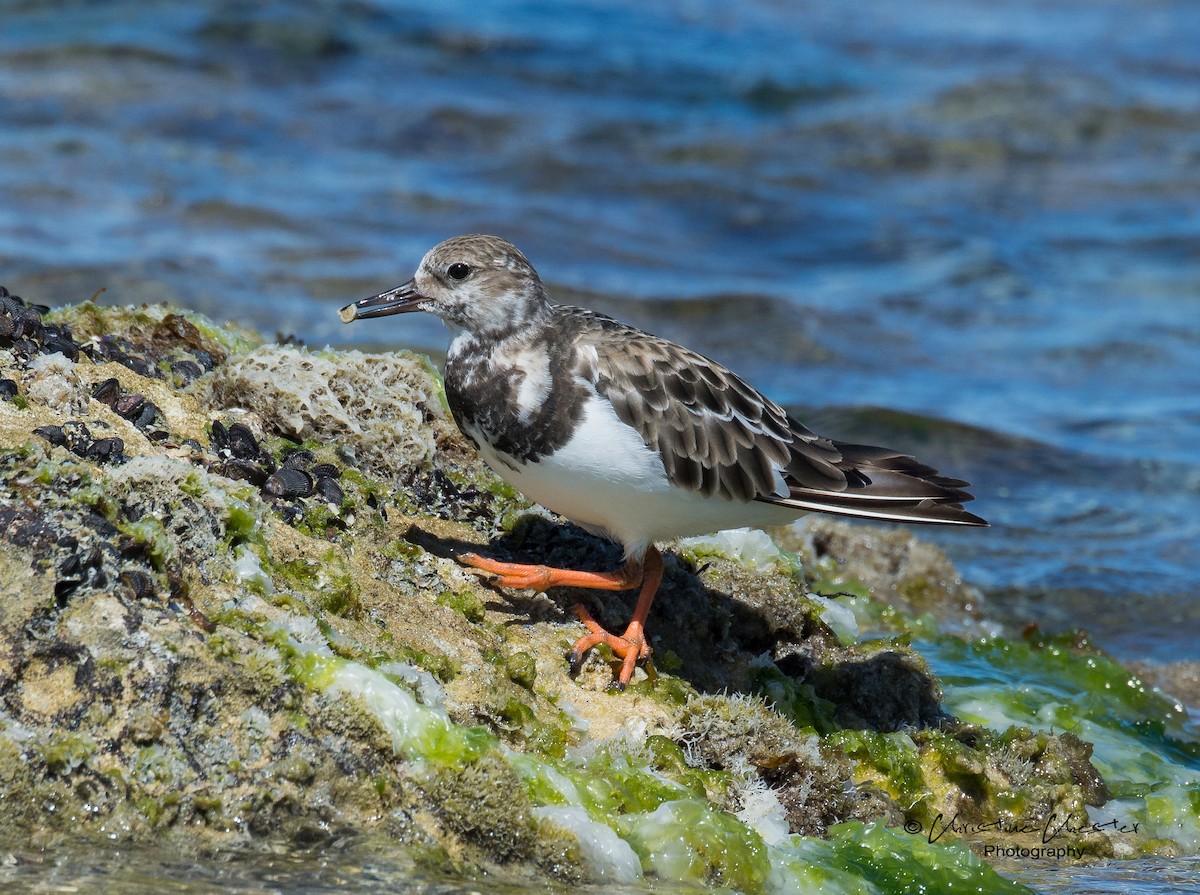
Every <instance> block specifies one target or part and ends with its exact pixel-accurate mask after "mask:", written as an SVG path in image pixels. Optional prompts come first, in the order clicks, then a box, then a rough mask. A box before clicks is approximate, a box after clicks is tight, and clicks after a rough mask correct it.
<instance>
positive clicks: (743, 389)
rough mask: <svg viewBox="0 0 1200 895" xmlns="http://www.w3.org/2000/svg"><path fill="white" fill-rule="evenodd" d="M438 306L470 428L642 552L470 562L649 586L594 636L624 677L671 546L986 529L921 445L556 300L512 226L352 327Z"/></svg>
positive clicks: (589, 584)
mask: <svg viewBox="0 0 1200 895" xmlns="http://www.w3.org/2000/svg"><path fill="white" fill-rule="evenodd" d="M408 311H429V312H430V313H432V314H435V315H437V316H438V317H440V318H441V319H442V321H443V322H445V323H446V325H447V326H448V327H449V328H450V330H451V331H452V333H453V338H452V340H451V342H450V349H449V352H448V354H447V356H446V399H447V401H448V402H449V404H450V411H451V413H453V415H454V419H455V422H457V423H458V426H459V428H460V429H462V431H463V434H465V435H466V436H467V438H469V439H470V440H471V442H472V443H473V444H474V445H475V446H476V447H477V448H478V449H479V452H480V454H482V456H483V458H484V460H485V461H487V463H488V465H489V466H491V468H492V469H494V470H495V471H496V473H497V474H498V475H499V476H500V477H501V478H503V479H505V480H506V481H508V482H509V483H510V484H512V485H513V486H514V487H516V488H517V489H518V490H520V491H521V492H522V493H524V494H525V495H526V496H527V497H529V498H530V499H531V500H535V501H537V502H538V503H540V504H542V505H543V506H545V507H547V508H549V509H551V510H553V511H555V512H556V513H560V514H561V515H563V516H566V517H567V518H568V519H570V520H572V521H573V522H575V523H577V524H579V525H581V526H582V527H583V528H585V529H587V530H588V531H590V532H593V533H595V534H598V535H603V536H605V537H608V538H611V539H612V540H614V541H617V542H618V543H620V544H621V546H622V547H624V549H625V563H624V565H623V566H622V567H621V568H620V569H618V570H617V571H615V572H585V571H578V570H575V569H555V568H549V567H547V566H539V565H521V564H517V563H507V562H498V561H496V560H492V559H487V558H485V557H482V556H479V555H477V554H474V553H467V554H464V555H462V556H460V557H459V560H460V561H461V562H462V563H463V564H465V565H467V566H470V567H471V568H474V569H478V570H481V571H483V572H485V573H488V574H490V575H493V576H495V583H497V584H499V585H502V586H504V587H512V588H527V589H532V590H536V591H544V590H546V589H547V588H551V587H555V586H560V585H572V586H576V587H585V588H597V589H600V590H626V589H630V588H634V587H640V589H641V590H640V594H639V597H638V602H637V608H636V609H635V610H634V613H633V619H632V621H630V623H629V627H628V628H627V629H626V630H625V632H624V633H623V634H622V635H620V636H619V637H618V636H615V635H613V634H611V633H609V632H608V631H606V630H604V628H602V627H601V626H600V625H599V624H598V623H597V622H596V621H595V620H594V619H593V618H592V617H591V615H590V614H589V613H588V612H587V610H586V609H585V608H584V607H583V606H581V605H580V606H576V607H575V611H576V613H577V614H578V615H579V619H580V621H582V622H583V624H584V625H585V626H586V627H587V629H588V633H587V634H585V635H584V636H583V637H581V638H580V639H579V640H578V641H576V643H575V645H574V647H573V648H572V650H571V663H572V665H573V666H576V667H577V666H578V664H579V662H580V661H581V659H582V657H583V655H584V654H585V653H586V652H587V651H588V650H590V649H591V648H592V647H594V646H596V645H597V644H599V643H606V644H608V645H609V646H610V647H611V648H612V650H613V652H615V653H616V654H617V655H618V656H620V657H621V658H622V660H623V662H622V666H621V670H620V673H619V675H618V677H617V684H618V686H619V687H624V686H625V684H627V683H628V682H629V679H630V677H631V676H632V674H633V670H634V667H635V665H636V664H637V663H638V661H639V660H642V659H646V658H648V657H649V655H650V646H649V644H648V643H647V642H646V635H645V622H646V616H647V614H648V613H649V611H650V604H651V603H652V602H653V600H654V594H655V591H657V590H658V585H659V582H660V581H661V580H662V574H663V561H662V556H661V555H660V554H659V552H658V549H657V548H656V547H655V546H654V545H655V542H657V541H663V540H669V539H671V538H677V537H685V536H689V535H698V534H707V533H709V532H713V531H719V530H721V529H726V528H735V527H740V526H767V525H783V524H786V523H788V522H791V521H792V520H794V519H795V518H796V517H798V516H800V515H802V514H803V513H807V512H810V511H813V510H816V511H820V512H825V513H838V514H841V515H845V516H859V517H864V518H869V519H889V520H895V521H901V522H934V523H941V524H946V525H986V524H987V523H986V522H985V521H984V520H983V519H980V518H979V517H978V516H975V515H972V514H971V513H968V512H967V511H966V510H964V509H963V508H962V503H963V501H967V500H971V499H972V497H971V495H970V494H968V493H967V492H966V491H964V490H962V489H963V487H964V486H965V485H966V484H967V483H966V482H963V481H959V480H957V479H951V478H947V477H944V476H940V475H938V473H937V470H935V469H933V468H932V467H930V466H926V465H924V464H922V463H920V462H918V461H917V460H915V459H913V458H912V457H909V456H907V455H905V454H902V453H899V452H897V451H894V450H889V449H887V448H880V447H870V446H867V445H860V444H844V443H842V442H838V441H832V440H830V439H828V438H824V437H822V436H819V435H816V434H814V433H813V432H811V431H809V430H808V429H806V428H805V427H804V426H802V425H801V424H800V423H798V422H796V421H795V420H793V419H792V418H791V417H789V416H788V415H787V414H786V413H785V412H784V411H783V409H782V408H780V407H779V405H777V404H776V403H775V402H774V401H771V400H770V399H769V398H766V397H764V396H763V395H762V394H760V393H759V392H757V391H755V389H754V388H752V387H751V386H750V385H748V384H747V383H746V382H745V380H743V379H742V378H741V377H739V376H738V375H737V374H736V373H733V372H731V371H730V370H727V369H726V368H725V367H723V366H721V365H720V364H718V363H716V362H715V361H712V360H709V359H708V358H707V357H704V356H702V355H700V354H697V353H696V352H694V351H690V350H689V349H687V348H683V347H682V346H679V345H675V344H673V343H671V342H668V341H666V340H665V339H660V338H658V337H656V336H652V335H649V334H648V333H644V332H642V331H641V330H638V329H635V328H634V327H632V326H628V325H626V324H624V323H620V322H618V321H616V320H613V319H611V318H609V317H605V316H604V315H602V314H597V313H595V312H594V311H589V310H585V309H583V308H573V307H568V306H566V305H556V304H554V303H552V302H551V301H550V299H549V298H548V297H547V295H546V290H545V288H544V287H543V286H542V281H541V279H540V278H539V277H538V274H537V271H535V270H534V269H533V265H531V264H530V263H529V261H528V259H526V257H525V256H524V255H523V254H521V252H520V251H519V250H518V249H517V248H516V247H515V246H513V245H511V244H509V243H507V242H505V241H504V240H502V239H498V238H497V237H495V236H478V235H471V236H456V237H454V238H453V239H448V240H446V241H445V242H443V243H441V244H439V245H437V246H434V248H432V249H431V250H430V251H429V252H428V254H426V255H425V257H424V258H423V259H422V260H421V264H420V266H419V267H418V268H417V272H416V275H415V276H414V277H413V278H412V279H411V280H409V281H408V282H407V283H405V284H404V285H403V286H399V287H397V288H395V289H392V290H391V291H389V292H383V293H380V294H379V295H375V296H372V297H371V298H366V299H363V300H362V301H359V302H355V303H354V304H351V305H347V306H346V307H344V308H342V310H341V311H340V316H341V318H342V321H343V322H344V323H349V322H350V321H351V320H355V319H363V318H367V317H383V316H386V315H388V314H401V313H405V312H408Z"/></svg>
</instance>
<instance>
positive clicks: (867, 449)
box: [555, 307, 987, 525]
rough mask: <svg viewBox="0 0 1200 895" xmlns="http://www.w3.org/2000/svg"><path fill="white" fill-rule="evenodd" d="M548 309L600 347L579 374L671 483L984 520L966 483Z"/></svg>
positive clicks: (635, 335) (690, 359)
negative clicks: (827, 432) (841, 438)
mask: <svg viewBox="0 0 1200 895" xmlns="http://www.w3.org/2000/svg"><path fill="white" fill-rule="evenodd" d="M555 311H556V313H557V314H558V315H559V318H560V321H561V322H562V323H563V324H564V327H565V328H567V329H573V330H574V331H575V340H574V344H575V346H576V349H577V350H580V354H581V357H582V355H584V354H586V352H585V351H582V350H581V349H588V348H590V349H592V350H594V351H595V357H596V363H595V366H594V367H592V366H591V365H590V362H586V361H584V360H582V359H581V361H580V369H579V370H578V372H579V373H580V375H584V376H585V377H586V378H588V379H590V380H591V381H592V382H594V384H595V386H596V389H597V391H599V393H600V394H601V395H603V396H605V397H606V398H608V400H609V401H610V402H612V405H613V409H614V410H615V411H616V414H617V417H618V418H619V419H620V420H621V421H622V422H624V423H626V424H627V425H629V426H632V427H633V428H634V429H635V430H637V432H638V433H639V434H640V435H641V436H642V439H643V440H644V441H645V442H646V444H647V446H649V447H650V448H652V449H653V450H655V451H657V452H658V454H659V456H660V457H661V458H662V461H663V467H664V469H665V470H666V473H667V477H668V479H669V480H670V481H671V483H672V484H674V485H677V486H678V487H681V488H686V489H688V490H691V491H698V492H699V493H701V494H705V495H708V496H720V497H724V498H726V499H729V500H740V501H749V500H761V501H765V502H767V503H773V504H779V505H782V506H788V507H794V508H795V509H797V510H817V511H823V512H829V513H840V514H843V515H850V516H862V517H867V518H877V519H900V520H905V521H914V522H941V523H947V524H959V525H986V524H987V523H986V522H984V521H983V520H982V519H980V518H979V517H978V516H975V515H973V514H971V513H968V512H966V511H965V510H963V508H962V506H961V503H962V502H964V501H968V500H971V499H972V497H971V495H970V494H968V493H967V492H966V491H963V490H962V486H964V485H966V484H967V483H966V482H962V481H959V480H958V479H951V478H947V477H945V476H940V475H938V473H937V470H936V469H934V468H933V467H931V466H926V465H925V464H923V463H920V462H918V461H917V460H915V459H913V458H912V457H909V456H908V455H906V454H901V453H899V452H897V451H893V450H889V449H887V448H880V447H873V446H870V445H857V444H844V443H841V442H835V441H832V440H830V439H828V438H824V437H822V436H819V435H816V434H815V433H813V432H811V431H810V430H808V429H807V428H805V427H804V426H803V425H801V424H800V423H798V422H796V421H795V420H793V419H791V418H790V417H789V416H788V415H787V413H785V412H784V410H783V409H782V408H781V407H779V405H778V404H776V403H775V402H774V401H771V400H770V399H768V398H766V397H764V396H763V395H761V394H760V393H759V392H757V391H756V390H755V389H754V388H752V387H751V386H750V385H748V384H747V383H746V381H745V380H743V379H742V378H741V377H739V376H738V375H737V374H736V373H733V372H731V371H730V370H728V369H726V368H725V367H723V366H721V365H720V364H718V363H716V362H715V361H712V360H710V359H708V358H706V357H704V356H703V355H700V354H697V353H696V352H694V351H691V350H689V349H687V348H683V347H682V346H679V345H676V344H674V343H673V342H668V341H667V340H666V339H660V338H658V337H657V336H652V335H649V334H648V333H644V332H642V331H641V330H638V329H634V328H633V327H630V326H626V325H625V324H623V323H620V322H618V321H615V320H612V319H610V318H608V317H605V316H603V315H600V314H596V313H594V312H592V311H588V310H585V309H582V308H569V307H557V308H556V309H555ZM614 336H616V337H617V338H614ZM780 473H782V484H783V486H784V488H786V491H785V490H784V489H782V488H780V484H781V481H780Z"/></svg>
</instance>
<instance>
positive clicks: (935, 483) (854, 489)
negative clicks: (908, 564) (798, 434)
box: [759, 442, 988, 525]
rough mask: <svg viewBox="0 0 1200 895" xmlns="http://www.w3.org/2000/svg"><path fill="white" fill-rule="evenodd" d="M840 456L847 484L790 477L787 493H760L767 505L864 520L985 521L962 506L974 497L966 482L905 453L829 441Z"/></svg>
mask: <svg viewBox="0 0 1200 895" xmlns="http://www.w3.org/2000/svg"><path fill="white" fill-rule="evenodd" d="M833 444H834V446H835V447H836V448H837V449H838V450H839V451H840V452H841V454H842V458H841V460H840V461H838V462H836V464H835V465H836V466H837V467H838V468H839V469H840V470H842V471H843V472H844V473H845V474H846V486H845V487H844V488H843V489H840V490H836V491H834V490H827V489H821V488H813V487H811V486H805V485H801V484H799V483H797V482H791V481H789V482H788V484H789V487H790V493H789V494H788V496H787V497H774V496H768V497H760V498H759V500H763V501H765V502H767V503H773V504H778V505H780V506H788V507H794V508H796V509H800V510H813V511H817V512H823V513H837V514H841V515H845V516H857V517H860V518H865V519H890V520H893V521H898V522H930V523H935V524H941V525H987V524H988V523H987V522H986V521H985V520H984V519H982V518H980V517H979V516H976V515H975V514H974V513H969V512H967V511H966V510H964V509H963V507H962V505H963V503H965V502H967V501H969V500H974V499H975V498H974V496H973V495H971V494H970V493H969V492H967V491H965V490H963V489H964V488H965V487H967V485H968V483H967V482H964V481H962V480H961V479H955V478H950V477H948V476H943V475H939V474H938V471H937V470H936V469H934V468H933V467H932V466H927V465H925V464H924V463H921V462H919V461H918V460H916V459H914V458H913V457H910V456H908V455H907V454H902V453H899V452H897V451H894V450H889V449H888V448H881V447H874V446H872V445H861V444H843V443H841V442H834V443H833Z"/></svg>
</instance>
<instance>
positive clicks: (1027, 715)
mask: <svg viewBox="0 0 1200 895" xmlns="http://www.w3.org/2000/svg"><path fill="white" fill-rule="evenodd" d="M919 648H920V649H921V651H922V652H923V654H924V655H926V656H927V657H928V658H929V660H930V662H931V664H932V665H933V666H934V668H935V669H936V670H937V671H938V673H939V676H940V677H941V679H942V681H943V684H944V686H945V700H946V707H947V708H948V709H949V710H950V711H953V712H954V713H955V714H956V715H957V716H958V717H960V718H963V719H965V720H968V721H971V722H974V723H977V724H982V725H986V726H988V727H992V728H994V729H996V730H1012V729H1020V728H1026V729H1027V728H1044V729H1057V730H1070V731H1071V732H1072V734H1074V735H1075V736H1077V737H1079V738H1080V739H1082V740H1085V741H1086V742H1087V743H1089V744H1091V746H1092V749H1093V751H1092V753H1091V761H1092V763H1093V764H1094V765H1095V767H1096V769H1097V770H1099V772H1100V773H1101V775H1103V780H1104V783H1105V784H1106V785H1107V788H1108V790H1109V791H1110V792H1111V793H1112V795H1113V796H1114V800H1113V801H1112V802H1109V803H1108V805H1106V806H1105V807H1104V808H1103V809H1101V810H1099V811H1096V812H1092V814H1094V815H1098V816H1100V818H1101V820H1102V821H1104V822H1107V821H1110V820H1111V821H1114V822H1115V823H1114V824H1113V826H1112V829H1113V830H1114V831H1115V832H1118V833H1121V840H1122V841H1124V842H1126V843H1132V847H1134V848H1136V849H1139V850H1143V851H1155V850H1158V849H1159V848H1160V847H1161V843H1162V842H1164V841H1165V842H1172V843H1175V845H1176V847H1177V848H1181V849H1183V850H1185V851H1189V852H1194V851H1195V850H1196V849H1197V848H1198V847H1200V742H1198V740H1197V738H1196V737H1195V735H1194V734H1193V733H1192V732H1191V731H1190V729H1189V728H1188V725H1187V720H1186V714H1185V713H1184V712H1183V710H1182V709H1181V708H1180V707H1179V706H1178V705H1177V704H1176V703H1174V702H1172V701H1171V700H1169V699H1167V698H1166V697H1164V696H1163V695H1162V694H1160V693H1157V692H1155V691H1153V690H1152V689H1150V688H1149V687H1148V686H1147V685H1146V684H1145V683H1144V682H1143V681H1141V680H1140V679H1139V678H1138V677H1137V676H1136V675H1133V674H1131V673H1130V672H1129V671H1128V670H1127V669H1125V668H1124V667H1123V666H1121V665H1120V664H1119V663H1117V662H1115V661H1114V660H1112V659H1111V658H1109V657H1107V656H1104V655H1102V654H1099V653H1098V652H1096V651H1095V650H1092V649H1090V648H1087V647H1086V646H1082V647H1080V646H1077V645H1072V641H1071V640H1070V639H1067V638H1059V639H1056V640H1050V641H1044V642H1020V641H1010V640H1002V639H999V638H987V639H980V640H976V641H972V642H964V641H961V640H958V639H955V638H948V637H947V638H939V639H937V640H931V641H925V642H922V643H920V644H919ZM1075 825H1076V826H1080V825H1084V824H1083V823H1082V821H1080V820H1079V819H1077V820H1076V821H1075ZM1135 827H1136V829H1135Z"/></svg>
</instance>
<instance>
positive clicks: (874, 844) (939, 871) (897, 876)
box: [805, 822, 1031, 895]
mask: <svg viewBox="0 0 1200 895" xmlns="http://www.w3.org/2000/svg"><path fill="white" fill-rule="evenodd" d="M829 832H830V837H829V839H828V841H827V842H820V845H819V846H817V847H816V848H813V849H812V850H811V851H807V852H805V856H806V857H808V858H813V857H816V856H817V854H818V853H819V852H822V851H825V849H826V848H827V849H828V852H827V854H828V861H827V863H828V864H829V865H831V866H832V867H833V868H835V869H838V870H842V871H846V872H849V873H850V874H852V875H853V876H854V877H857V878H858V879H860V880H862V881H864V882H866V883H867V884H868V885H869V886H871V887H872V889H868V891H872V890H873V891H876V892H880V893H888V895H892V893H895V895H909V893H915V892H931V893H932V892H936V893H938V895H980V893H988V895H1029V893H1030V891H1031V890H1029V889H1028V888H1026V887H1025V886H1022V885H1020V884H1019V883H1015V882H1012V881H1011V880H1007V879H1005V878H1004V877H1002V876H1000V874H998V873H997V872H996V871H995V870H993V869H992V868H991V867H989V866H988V865H987V864H986V863H985V862H984V861H983V860H982V859H981V858H979V857H977V856H976V855H974V854H973V853H972V852H971V851H970V850H969V849H967V848H965V847H963V846H958V845H949V846H943V845H941V844H940V843H939V844H936V845H935V844H931V843H929V842H927V841H926V840H925V839H924V838H922V837H920V836H912V835H909V834H907V833H905V832H902V831H900V830H896V829H893V828H890V827H886V826H884V825H883V824H880V823H872V824H862V823H856V822H851V823H845V824H839V825H837V826H834V827H831V828H830V831H829Z"/></svg>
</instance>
